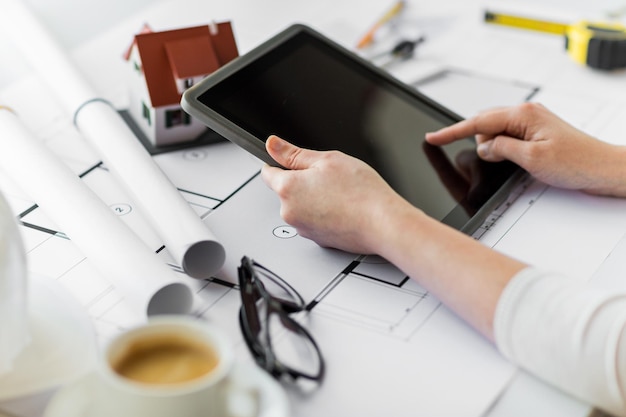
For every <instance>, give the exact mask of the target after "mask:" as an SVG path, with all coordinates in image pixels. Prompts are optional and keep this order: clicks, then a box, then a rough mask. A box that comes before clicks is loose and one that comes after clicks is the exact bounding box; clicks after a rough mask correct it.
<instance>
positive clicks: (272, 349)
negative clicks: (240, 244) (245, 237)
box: [237, 256, 325, 382]
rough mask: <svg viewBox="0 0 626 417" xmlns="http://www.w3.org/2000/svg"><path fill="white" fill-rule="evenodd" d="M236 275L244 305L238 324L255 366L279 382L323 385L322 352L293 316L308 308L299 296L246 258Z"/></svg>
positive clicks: (286, 284)
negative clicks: (312, 382) (302, 380)
mask: <svg viewBox="0 0 626 417" xmlns="http://www.w3.org/2000/svg"><path fill="white" fill-rule="evenodd" d="M237 272H238V274H239V287H240V289H241V302H242V303H241V304H242V305H241V310H240V312H239V324H240V326H241V331H242V333H243V336H244V339H245V341H246V344H247V345H248V349H250V353H251V354H252V356H253V357H254V360H255V361H256V363H257V364H258V365H259V366H260V367H261V368H263V369H265V370H266V371H267V372H269V373H270V374H271V375H272V376H274V377H275V378H277V379H281V378H286V379H288V380H290V381H293V382H295V381H296V380H298V379H299V378H305V379H308V380H312V381H315V382H321V381H322V379H323V378H324V368H325V366H324V359H323V357H322V353H321V352H320V350H319V347H318V346H317V343H316V342H315V340H314V339H313V337H312V336H311V334H310V333H309V332H308V331H307V330H306V329H305V328H304V327H302V325H301V324H300V323H299V322H298V321H296V320H295V319H293V318H292V317H291V315H292V314H294V313H298V312H301V311H304V310H305V309H306V306H305V303H304V300H303V299H302V297H301V296H300V294H298V292H297V291H296V290H295V289H294V288H293V287H292V286H291V285H289V284H288V283H287V282H285V281H284V280H283V279H282V278H280V277H279V276H278V275H276V274H274V273H273V272H271V271H270V270H268V269H267V268H265V267H264V266H262V265H260V264H258V263H256V262H255V261H253V260H251V259H250V258H248V257H246V256H244V257H243V258H242V259H241V265H240V266H239V268H238V270H237Z"/></svg>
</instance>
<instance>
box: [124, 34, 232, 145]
mask: <svg viewBox="0 0 626 417" xmlns="http://www.w3.org/2000/svg"><path fill="white" fill-rule="evenodd" d="M238 55H239V52H238V50H237V44H236V42H235V37H234V35H233V31H232V27H231V24H230V22H223V23H212V24H210V25H207V26H197V27H190V28H184V29H177V30H168V31H163V32H153V31H152V30H151V29H150V28H149V27H148V26H147V25H146V26H144V28H143V29H142V30H141V32H140V33H139V34H137V35H136V36H135V38H134V40H133V42H132V44H131V45H130V47H129V48H128V50H127V51H126V53H125V54H124V59H125V60H126V61H127V63H128V67H129V70H128V72H127V73H128V77H129V80H128V85H129V89H130V97H129V109H128V112H129V114H130V116H131V117H132V119H133V120H134V122H135V124H136V125H137V127H139V128H140V129H141V131H142V132H143V133H144V134H145V136H146V138H147V140H148V141H149V142H150V143H151V144H152V145H153V146H155V147H160V146H168V145H174V144H180V143H183V142H189V141H193V140H194V139H196V138H198V136H200V135H201V134H202V133H204V132H205V130H206V127H205V126H204V125H203V124H202V123H200V122H199V121H197V120H195V119H192V118H191V117H190V116H189V115H188V114H187V113H185V112H184V111H183V109H182V108H181V107H180V99H181V95H182V93H183V92H184V91H185V89H187V88H189V87H191V86H192V85H193V84H195V83H196V82H198V81H199V80H201V79H202V78H204V77H205V76H207V75H208V74H210V73H212V72H213V71H215V70H216V69H218V68H219V67H221V66H222V65H224V64H226V63H227V62H229V61H231V60H233V59H234V58H236V57H237V56H238Z"/></svg>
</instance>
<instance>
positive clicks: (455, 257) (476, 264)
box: [375, 202, 525, 340]
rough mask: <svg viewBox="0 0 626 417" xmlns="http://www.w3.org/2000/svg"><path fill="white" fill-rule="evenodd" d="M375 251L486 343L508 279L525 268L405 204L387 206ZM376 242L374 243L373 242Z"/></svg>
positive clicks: (382, 217) (491, 336) (490, 336)
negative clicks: (446, 307) (442, 304)
mask: <svg viewBox="0 0 626 417" xmlns="http://www.w3.org/2000/svg"><path fill="white" fill-rule="evenodd" d="M387 207H388V211H387V212H386V213H385V214H384V215H383V216H381V217H380V218H381V219H384V220H385V221H383V222H377V223H378V224H380V225H382V227H380V231H377V232H376V235H377V236H376V239H377V242H379V243H378V246H376V248H377V250H376V251H377V253H378V254H380V255H381V256H383V257H385V258H386V259H387V260H389V261H390V262H392V263H393V264H394V265H396V266H397V267H399V268H400V269H401V270H402V271H404V272H405V273H406V274H407V275H408V276H410V277H411V278H413V279H415V280H417V281H418V282H419V283H420V284H421V285H422V286H424V287H425V288H426V289H428V290H429V291H430V292H431V293H432V294H433V295H434V296H435V297H437V298H438V299H439V300H441V301H442V302H443V303H444V304H446V305H447V306H448V307H449V308H450V309H452V310H453V311H455V312H456V313H457V314H458V315H459V316H460V317H462V318H463V319H464V320H466V321H467V322H468V323H469V324H471V325H472V326H473V327H475V328H476V329H477V330H478V331H480V332H481V333H482V334H483V335H484V336H486V337H487V338H488V339H490V340H493V317H494V313H495V309H496V305H497V303H498V299H499V297H500V294H501V292H502V290H503V288H504V287H505V286H506V284H507V283H508V281H509V280H510V279H511V277H512V276H514V275H515V274H516V273H517V272H518V271H520V270H521V269H523V268H524V267H525V265H524V264H523V263H521V262H518V261H516V260H514V259H511V258H509V257H507V256H504V255H502V254H500V253H498V252H495V251H493V250H491V249H489V248H487V247H485V246H484V245H482V244H480V243H479V242H477V241H476V240H474V239H473V238H471V237H469V236H466V235H464V234H462V233H460V232H458V231H457V230H454V229H452V228H450V227H448V226H446V225H443V224H442V223H440V222H438V221H436V220H434V219H432V218H430V217H428V216H426V215H425V214H423V213H422V212H421V211H419V210H417V209H415V208H414V207H412V206H411V205H409V204H408V203H404V202H403V203H400V202H397V203H394V204H393V205H388V206H387ZM375 244H376V243H375Z"/></svg>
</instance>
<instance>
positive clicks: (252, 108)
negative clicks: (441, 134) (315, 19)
mask: <svg viewBox="0 0 626 417" xmlns="http://www.w3.org/2000/svg"><path fill="white" fill-rule="evenodd" d="M198 100H199V101H200V102H202V103H204V104H205V105H207V106H209V107H210V108H212V109H213V110H214V111H216V112H218V113H220V114H221V115H222V116H224V117H225V118H227V119H229V120H231V121H232V122H234V123H235V124H237V125H238V126H240V127H241V128H243V129H244V130H246V131H248V132H249V133H251V134H252V135H254V136H256V137H258V138H260V139H262V140H265V138H267V137H268V136H269V135H270V134H276V135H278V136H280V137H282V138H284V139H286V140H288V141H290V142H293V143H295V144H297V145H299V146H302V147H306V148H311V149H317V150H330V149H338V150H341V151H343V152H345V153H348V154H350V155H353V156H355V157H357V158H360V159H362V160H364V161H365V162H367V163H368V164H370V165H371V166H373V167H374V168H375V169H376V170H377V171H378V172H379V173H380V174H381V175H382V176H383V178H385V180H386V181H387V182H389V184H390V185H391V186H392V187H393V188H394V189H395V190H396V191H397V192H398V193H399V194H401V195H402V196H403V197H405V198H406V199H407V200H409V201H410V202H411V203H412V204H414V205H415V206H417V207H419V208H421V209H422V210H424V211H425V212H426V213H427V214H429V215H431V216H433V217H435V218H437V219H439V220H442V221H444V222H446V223H448V224H451V225H454V226H457V227H460V226H462V225H463V224H464V223H465V222H466V221H467V220H468V219H469V218H470V217H471V216H473V215H474V214H475V212H476V211H477V210H478V209H479V208H480V207H481V206H482V205H483V204H484V203H485V201H486V200H487V199H488V198H489V197H491V195H492V194H493V193H494V192H496V191H497V190H498V189H499V188H500V186H501V185H502V184H503V183H504V181H506V180H507V179H508V177H509V174H508V173H510V172H512V171H513V170H515V167H514V166H513V165H511V164H508V163H507V164H488V163H485V162H482V161H480V160H478V159H477V158H476V155H475V151H474V148H475V145H474V141H473V140H471V139H466V140H463V141H460V142H457V143H454V144H452V145H448V146H445V147H443V148H439V147H433V146H430V145H428V144H426V142H425V141H424V134H425V133H426V132H429V131H433V130H436V129H439V128H441V127H444V126H448V125H450V124H452V123H454V122H455V121H457V119H456V118H455V117H454V116H453V115H448V114H446V113H445V112H441V111H439V110H437V108H436V107H433V106H432V104H429V102H428V100H426V99H424V98H421V97H420V96H419V95H418V94H413V93H409V92H407V91H405V90H404V89H403V88H400V87H398V86H397V85H396V84H395V83H392V82H389V81H388V80H387V79H386V78H385V77H381V76H380V74H378V73H377V72H376V71H372V70H371V69H370V68H368V67H367V66H363V65H362V64H361V63H359V62H358V61H356V60H355V59H354V58H353V57H351V56H349V55H347V54H345V53H342V52H341V51H338V50H336V49H335V48H333V47H330V46H329V45H327V44H326V43H324V42H323V41H321V40H319V39H317V38H315V37H314V36H311V35H309V34H307V33H299V34H297V35H295V36H294V37H293V38H290V39H289V40H288V41H286V42H285V43H283V44H281V45H280V46H279V47H277V48H275V49H273V50H272V51H270V52H268V53H267V54H265V55H263V56H262V57H260V58H259V59H256V60H254V61H253V62H251V63H250V64H249V65H247V66H245V67H244V68H242V69H240V70H239V71H237V72H235V73H234V74H232V75H231V76H229V77H228V78H227V79H225V80H223V81H221V82H220V83H218V84H217V85H215V86H213V87H212V88H211V89H210V90H209V91H207V92H205V93H203V94H201V95H200V96H199V97H198ZM503 171H505V172H503ZM355 204H358V202H355Z"/></svg>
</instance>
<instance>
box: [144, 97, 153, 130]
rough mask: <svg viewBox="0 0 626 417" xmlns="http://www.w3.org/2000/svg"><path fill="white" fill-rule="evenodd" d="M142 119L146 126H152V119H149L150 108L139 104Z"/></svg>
mask: <svg viewBox="0 0 626 417" xmlns="http://www.w3.org/2000/svg"><path fill="white" fill-rule="evenodd" d="M141 107H142V114H143V118H144V119H146V121H147V122H148V126H152V117H150V108H149V107H148V106H146V103H144V102H141Z"/></svg>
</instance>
